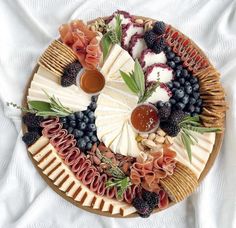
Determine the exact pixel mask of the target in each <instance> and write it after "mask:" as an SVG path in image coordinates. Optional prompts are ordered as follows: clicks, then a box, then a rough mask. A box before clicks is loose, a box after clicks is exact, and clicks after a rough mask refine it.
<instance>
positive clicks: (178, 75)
mask: <svg viewBox="0 0 236 228" xmlns="http://www.w3.org/2000/svg"><path fill="white" fill-rule="evenodd" d="M175 77H176V78H179V77H181V70H176V71H175Z"/></svg>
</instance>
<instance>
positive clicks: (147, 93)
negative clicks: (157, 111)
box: [138, 82, 160, 103]
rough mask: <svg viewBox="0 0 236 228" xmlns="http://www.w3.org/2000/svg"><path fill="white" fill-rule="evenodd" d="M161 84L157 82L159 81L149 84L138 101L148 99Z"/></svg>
mask: <svg viewBox="0 0 236 228" xmlns="http://www.w3.org/2000/svg"><path fill="white" fill-rule="evenodd" d="M159 85H160V84H159V82H157V83H155V84H153V85H151V86H149V87H148V88H147V89H146V91H145V93H144V95H143V96H142V97H140V98H139V101H138V103H142V102H144V101H146V100H147V99H148V98H149V97H150V96H151V95H152V93H153V92H155V91H156V88H157V87H158V86H159Z"/></svg>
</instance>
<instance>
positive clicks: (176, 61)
mask: <svg viewBox="0 0 236 228" xmlns="http://www.w3.org/2000/svg"><path fill="white" fill-rule="evenodd" d="M173 61H174V62H175V63H180V62H181V58H180V57H179V56H175V57H174V58H173Z"/></svg>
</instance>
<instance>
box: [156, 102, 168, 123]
mask: <svg viewBox="0 0 236 228" xmlns="http://www.w3.org/2000/svg"><path fill="white" fill-rule="evenodd" d="M170 113H171V107H170V106H167V105H164V106H163V107H161V108H160V109H159V110H158V115H159V118H160V121H166V120H167V119H168V117H169V116H170Z"/></svg>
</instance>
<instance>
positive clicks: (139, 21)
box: [135, 18, 143, 24]
mask: <svg viewBox="0 0 236 228" xmlns="http://www.w3.org/2000/svg"><path fill="white" fill-rule="evenodd" d="M135 23H137V24H143V19H141V18H138V19H136V20H135Z"/></svg>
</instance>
